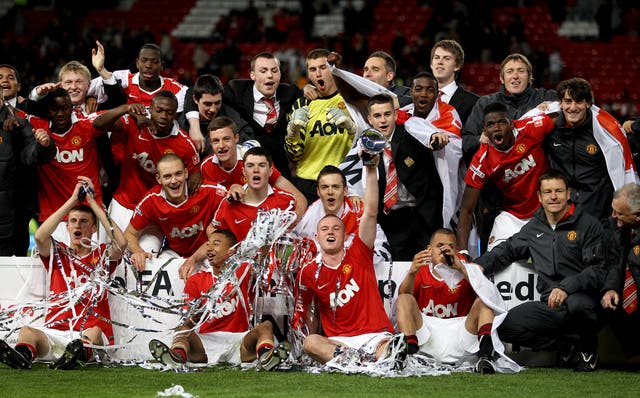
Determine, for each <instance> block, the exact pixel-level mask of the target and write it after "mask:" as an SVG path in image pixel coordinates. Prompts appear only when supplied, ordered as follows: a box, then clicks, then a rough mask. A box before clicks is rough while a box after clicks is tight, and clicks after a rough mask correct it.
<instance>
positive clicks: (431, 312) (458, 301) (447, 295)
mask: <svg viewBox="0 0 640 398" xmlns="http://www.w3.org/2000/svg"><path fill="white" fill-rule="evenodd" d="M413 296H414V297H415V298H416V301H417V302H418V308H420V311H422V313H423V314H425V315H428V316H434V317H437V318H455V317H459V316H465V315H467V314H468V313H469V310H471V306H472V305H473V302H474V300H475V299H476V292H475V291H474V290H473V288H472V287H471V285H470V284H469V281H467V280H466V279H462V280H461V281H460V282H458V286H457V287H456V288H455V289H450V288H449V286H447V284H446V283H445V282H444V281H443V280H442V278H437V277H436V276H435V275H434V274H433V272H432V270H431V267H430V266H425V267H422V268H420V270H419V271H418V272H417V273H416V278H415V280H414V282H413Z"/></svg>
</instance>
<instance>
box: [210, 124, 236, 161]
mask: <svg viewBox="0 0 640 398" xmlns="http://www.w3.org/2000/svg"><path fill="white" fill-rule="evenodd" d="M239 139H240V137H239V135H238V134H234V133H233V130H231V127H223V128H220V129H217V130H211V131H210V132H209V142H211V148H212V149H213V153H214V154H215V155H216V157H217V158H218V160H219V161H220V164H221V165H222V166H223V167H224V168H225V169H227V170H229V169H231V168H233V167H234V166H235V165H236V163H238V150H237V148H236V145H237V144H238V140H239Z"/></svg>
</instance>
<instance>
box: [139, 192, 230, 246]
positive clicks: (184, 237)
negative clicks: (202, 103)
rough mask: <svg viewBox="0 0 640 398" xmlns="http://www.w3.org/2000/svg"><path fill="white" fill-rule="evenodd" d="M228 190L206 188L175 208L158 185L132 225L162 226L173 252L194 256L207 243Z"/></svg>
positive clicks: (144, 200)
mask: <svg viewBox="0 0 640 398" xmlns="http://www.w3.org/2000/svg"><path fill="white" fill-rule="evenodd" d="M226 194H227V191H226V190H225V189H224V187H223V186H221V185H202V186H200V189H198V192H196V193H195V195H193V196H189V197H187V200H185V201H184V202H182V203H180V204H178V205H174V204H172V203H169V202H168V201H167V200H166V199H165V196H164V193H163V191H162V187H161V186H159V185H158V186H157V187H155V188H153V189H151V191H149V192H148V193H147V195H146V196H145V197H144V198H143V199H142V201H141V202H140V204H139V205H138V207H136V210H135V211H134V213H133V217H132V218H131V225H132V226H133V227H134V228H136V229H137V230H142V229H143V228H144V227H146V226H147V225H149V224H152V223H153V224H157V225H158V226H160V229H161V230H162V233H163V234H164V236H165V237H166V239H167V246H169V249H171V250H173V251H175V252H176V253H178V254H179V255H181V256H184V257H188V256H190V255H192V254H193V253H194V252H195V251H196V250H197V249H198V248H199V247H200V246H201V245H202V244H203V243H205V242H206V241H207V233H206V231H207V225H209V223H210V222H211V219H212V218H213V214H214V212H215V210H216V209H217V208H218V206H219V205H220V202H223V201H224V202H226V200H224V199H225V197H226Z"/></svg>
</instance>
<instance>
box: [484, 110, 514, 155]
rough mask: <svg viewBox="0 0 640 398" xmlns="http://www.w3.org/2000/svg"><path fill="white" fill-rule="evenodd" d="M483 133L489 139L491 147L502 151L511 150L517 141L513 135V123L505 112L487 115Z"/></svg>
mask: <svg viewBox="0 0 640 398" xmlns="http://www.w3.org/2000/svg"><path fill="white" fill-rule="evenodd" d="M482 132H483V133H484V135H486V136H487V138H489V142H490V143H491V145H493V146H494V147H495V148H496V149H498V150H500V151H506V150H508V149H509V148H511V147H512V146H513V143H514V142H515V139H516V138H515V136H514V135H513V122H512V121H511V120H510V119H509V118H508V117H507V114H506V113H504V112H490V113H487V114H486V115H485V117H484V123H483V129H482Z"/></svg>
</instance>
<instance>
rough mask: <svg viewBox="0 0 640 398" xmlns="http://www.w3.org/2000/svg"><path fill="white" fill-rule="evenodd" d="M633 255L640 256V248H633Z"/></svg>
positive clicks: (636, 246)
mask: <svg viewBox="0 0 640 398" xmlns="http://www.w3.org/2000/svg"><path fill="white" fill-rule="evenodd" d="M633 254H635V255H636V256H640V246H638V245H635V246H633Z"/></svg>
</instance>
